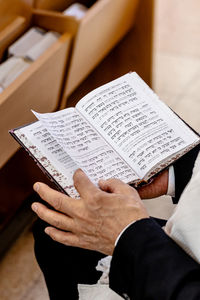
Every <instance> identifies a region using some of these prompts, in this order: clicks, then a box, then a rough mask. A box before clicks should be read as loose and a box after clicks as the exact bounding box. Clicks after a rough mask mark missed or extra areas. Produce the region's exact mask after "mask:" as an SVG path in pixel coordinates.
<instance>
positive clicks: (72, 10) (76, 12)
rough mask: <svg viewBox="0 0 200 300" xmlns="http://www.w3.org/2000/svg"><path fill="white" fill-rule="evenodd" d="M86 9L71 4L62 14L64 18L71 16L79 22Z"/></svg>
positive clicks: (82, 6)
mask: <svg viewBox="0 0 200 300" xmlns="http://www.w3.org/2000/svg"><path fill="white" fill-rule="evenodd" d="M87 9H88V8H87V7H86V6H85V5H83V4H81V3H73V4H72V5H70V6H69V7H68V8H67V9H65V10H64V11H63V14H64V15H65V16H72V17H75V18H76V19H77V20H80V19H82V18H83V17H84V16H85V14H86V12H87Z"/></svg>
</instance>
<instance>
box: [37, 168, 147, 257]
mask: <svg viewBox="0 0 200 300" xmlns="http://www.w3.org/2000/svg"><path fill="white" fill-rule="evenodd" d="M74 185H75V187H76V189H77V191H78V193H79V194H80V198H79V199H73V198H70V197H68V196H67V195H65V194H63V193H61V192H58V191H56V190H54V189H51V188H50V187H48V186H47V185H46V184H44V183H35V184H34V190H35V191H36V192H37V193H38V194H39V196H40V197H41V198H42V199H43V200H44V201H46V202H47V203H48V204H50V206H52V207H53V208H54V209H55V210H53V209H49V208H47V207H46V206H45V205H43V204H41V203H36V202H35V203H33V204H32V209H33V211H34V212H35V213H36V214H37V215H38V217H39V218H41V219H42V220H44V221H46V222H47V223H48V224H50V225H51V226H50V227H47V228H46V229H45V232H46V233H47V234H48V235H49V236H50V237H51V238H52V239H53V240H55V241H57V242H60V243H62V244H65V245H69V246H74V247H80V248H85V249H90V250H96V251H99V252H101V253H104V254H107V255H112V253H113V250H114V247H115V241H116V239H117V237H118V235H119V234H120V232H121V231H122V230H123V229H124V228H125V227H126V226H127V225H129V224H130V223H132V222H133V221H137V220H140V219H144V218H148V217H149V215H148V212H147V211H146V209H145V207H144V205H143V203H142V201H141V199H140V196H139V194H138V192H137V191H136V190H135V189H134V188H132V187H130V186H129V185H127V184H125V183H123V182H122V181H120V180H118V179H109V180H105V181H104V180H100V181H99V188H98V187H96V186H95V185H94V184H93V183H92V182H91V181H90V180H89V179H88V177H87V176H86V175H85V173H84V172H83V171H82V170H80V169H79V170H77V171H76V172H75V174H74Z"/></svg>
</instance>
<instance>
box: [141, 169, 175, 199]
mask: <svg viewBox="0 0 200 300" xmlns="http://www.w3.org/2000/svg"><path fill="white" fill-rule="evenodd" d="M168 173H169V170H168V169H167V170H165V171H163V172H162V173H160V174H159V175H158V176H156V177H155V178H154V179H153V181H152V182H151V183H150V184H147V185H144V186H142V187H141V188H138V189H137V191H138V193H139V195H140V197H141V198H142V199H151V198H155V197H159V196H162V195H166V193H167V189H168Z"/></svg>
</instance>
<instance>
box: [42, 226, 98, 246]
mask: <svg viewBox="0 0 200 300" xmlns="http://www.w3.org/2000/svg"><path fill="white" fill-rule="evenodd" d="M45 233H46V234H48V235H49V236H50V237H51V238H52V239H53V240H54V241H56V242H59V243H62V244H64V245H67V246H72V247H79V248H84V249H89V250H95V249H96V245H97V243H96V238H95V239H94V240H91V238H88V237H87V236H84V237H82V238H80V237H79V236H78V235H76V234H74V233H72V232H65V231H61V230H59V229H56V228H53V227H46V228H45Z"/></svg>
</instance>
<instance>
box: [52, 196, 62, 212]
mask: <svg viewBox="0 0 200 300" xmlns="http://www.w3.org/2000/svg"><path fill="white" fill-rule="evenodd" d="M62 201H63V198H62V196H60V195H59V196H57V197H56V198H55V200H54V205H53V206H54V208H55V209H56V210H61V209H62Z"/></svg>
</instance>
